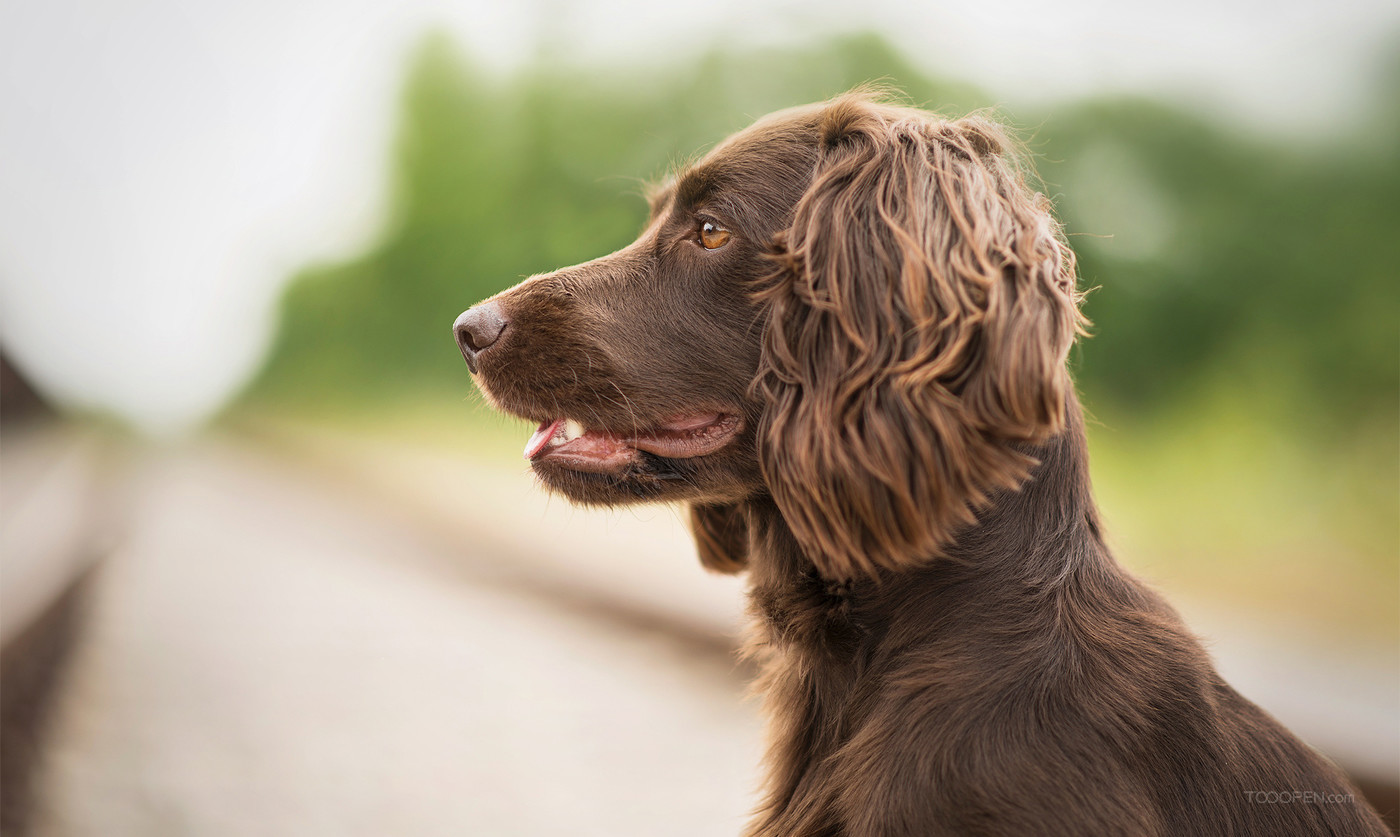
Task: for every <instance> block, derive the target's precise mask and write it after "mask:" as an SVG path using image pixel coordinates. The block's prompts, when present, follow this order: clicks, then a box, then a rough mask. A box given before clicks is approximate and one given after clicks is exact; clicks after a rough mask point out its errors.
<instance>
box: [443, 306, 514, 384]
mask: <svg viewBox="0 0 1400 837" xmlns="http://www.w3.org/2000/svg"><path fill="white" fill-rule="evenodd" d="M506 325H507V321H506V318H505V315H504V314H502V313H501V307H500V306H499V305H497V304H496V303H494V302H484V303H482V304H481V305H476V306H473V307H471V308H468V309H467V310H466V311H463V312H462V314H461V316H459V317H458V318H457V322H455V323H453V324H452V331H453V332H454V333H455V334H456V335H457V345H458V346H459V347H461V349H462V357H464V358H466V361H467V368H468V369H470V370H471V371H472V372H473V373H475V372H476V371H477V368H478V358H479V357H480V355H481V353H482V352H484V351H486V350H487V349H489V348H491V346H492V345H494V344H495V342H496V341H497V340H498V339H500V336H501V332H503V331H505V330H506Z"/></svg>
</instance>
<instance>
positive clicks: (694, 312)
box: [455, 95, 1082, 579]
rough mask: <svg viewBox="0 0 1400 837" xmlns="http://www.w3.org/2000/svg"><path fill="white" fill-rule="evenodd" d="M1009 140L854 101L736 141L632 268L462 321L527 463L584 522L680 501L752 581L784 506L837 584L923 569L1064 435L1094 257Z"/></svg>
mask: <svg viewBox="0 0 1400 837" xmlns="http://www.w3.org/2000/svg"><path fill="white" fill-rule="evenodd" d="M1009 149H1010V142H1009V140H1008V139H1007V137H1006V135H1005V134H1004V133H1003V132H1002V131H1001V129H999V128H998V127H997V126H996V125H994V124H993V123H991V122H989V121H987V120H984V119H981V118H977V117H969V118H965V119H960V120H955V121H950V120H945V119H941V118H939V117H937V116H934V115H931V114H928V113H925V112H922V111H916V110H912V109H906V108H899V107H893V106H890V105H885V104H880V103H877V102H875V101H872V100H871V99H870V98H868V97H864V96H860V95H851V96H846V97H842V98H840V99H837V100H834V101H832V102H830V103H826V104H822V105H816V106H809V107H804V108H797V109H793V110H790V111H783V112H779V113H777V114H773V115H771V116H769V117H766V118H764V119H762V120H760V121H759V122H757V123H755V124H754V125H753V126H751V127H750V128H748V129H746V130H744V131H742V132H740V133H738V134H736V135H734V136H732V137H730V138H729V139H728V140H726V141H725V142H723V143H721V144H720V145H719V146H718V147H716V148H715V149H714V150H713V151H711V152H710V153H709V154H707V155H706V156H705V157H703V158H702V159H701V160H700V161H699V162H697V163H695V164H694V165H692V166H690V167H688V168H687V169H686V170H684V171H682V172H680V173H679V174H678V175H677V176H676V177H675V178H674V179H672V180H671V181H670V182H669V183H668V184H667V185H666V186H665V187H663V188H661V189H658V190H657V192H656V193H655V194H654V195H653V197H652V199H651V217H650V220H649V222H648V225H647V227H646V229H645V231H643V233H642V234H641V236H640V237H639V238H638V239H637V240H636V241H635V242H633V243H632V244H631V245H629V246H627V247H625V248H623V249H622V250H619V251H617V252H616V253H612V254H610V255H607V256H604V257H602V258H599V259H596V260H594V261H591V262H587V263H585V264H581V265H577V266H575V267H569V268H564V269H562V270H559V271H556V272H554V273H550V274H546V275H542V276H536V277H533V278H531V279H528V280H526V281H525V282H523V283H521V284H520V285H517V286H516V287H514V288H512V289H510V290H508V291H505V292H503V293H501V294H498V295H497V296H495V297H493V298H491V299H490V300H487V301H486V302H484V303H482V304H481V305H478V306H476V307H474V308H472V309H470V310H468V311H467V312H465V313H464V314H463V315H462V316H461V317H459V318H458V320H457V323H456V326H455V331H456V334H457V338H458V342H459V344H460V346H461V348H462V351H463V354H464V355H465V356H466V358H467V362H468V364H469V365H470V366H471V367H472V369H473V371H474V372H476V374H477V377H478V381H479V383H480V385H481V388H482V390H483V392H485V393H486V395H487V397H488V399H490V400H491V401H492V403H493V404H495V405H496V406H497V407H498V408H500V409H502V410H504V411H506V412H509V413H513V414H516V415H519V416H522V417H524V418H527V419H530V420H532V421H536V422H539V429H538V430H537V431H536V433H535V434H534V436H533V437H532V438H531V440H530V442H529V443H528V444H527V446H526V456H527V457H528V458H529V459H530V460H531V464H532V467H533V469H534V471H535V472H536V474H537V475H538V476H539V478H540V480H541V481H542V482H543V483H544V484H545V485H546V486H547V487H549V488H550V489H552V490H555V491H558V492H560V493H562V494H564V495H566V496H568V497H570V498H571V499H573V500H576V501H580V502H585V503H599V504H619V503H627V502H634V501H639V500H682V501H689V502H690V503H691V504H692V522H693V528H694V530H695V533H696V536H697V542H698V544H699V546H700V552H701V557H702V560H703V561H704V562H705V563H706V564H707V565H708V566H710V567H712V568H715V569H721V570H728V571H733V570H737V569H740V568H742V567H743V566H744V562H745V550H746V543H747V536H746V533H745V517H744V514H745V513H744V504H745V502H746V501H748V500H751V499H754V498H757V497H761V496H771V498H772V500H773V501H774V503H775V504H776V505H777V507H778V509H779V510H780V512H781V513H782V516H783V519H784V521H785V522H786V523H787V525H788V527H789V528H790V529H791V531H792V533H793V535H794V536H795V538H796V540H797V542H798V543H799V545H800V546H801V548H802V550H803V552H804V553H805V554H806V556H807V557H808V558H809V559H810V560H811V561H812V562H813V563H814V564H815V566H816V567H817V569H818V570H819V571H820V572H821V573H822V574H823V575H825V576H827V577H829V578H834V579H845V578H852V577H857V576H862V575H872V574H875V573H878V572H879V571H881V570H884V569H897V568H900V567H904V566H909V565H912V564H915V563H918V562H922V561H927V560H929V559H930V558H933V557H935V556H937V555H938V554H939V551H940V549H941V548H942V547H944V546H945V545H946V544H947V543H948V542H949V540H950V539H951V538H952V537H953V536H954V534H955V533H956V532H957V530H958V529H959V528H961V527H963V526H965V525H967V524H969V523H971V522H972V521H973V520H974V519H975V514H976V512H977V510H978V509H979V508H981V507H982V506H984V505H985V504H986V503H987V502H988V499H989V497H990V496H991V495H992V493H993V492H995V491H997V490H1000V489H1012V488H1015V487H1017V486H1018V485H1020V483H1021V482H1022V481H1023V480H1024V479H1025V478H1026V476H1027V474H1028V473H1029V471H1030V468H1031V467H1032V466H1033V465H1034V461H1035V460H1034V459H1033V458H1032V456H1031V455H1030V454H1029V453H1028V452H1027V447H1028V445H1031V444H1034V443H1037V442H1040V441H1043V440H1044V439H1046V438H1048V437H1049V436H1051V435H1053V434H1055V433H1057V432H1059V431H1060V430H1061V429H1062V427H1063V424H1064V409H1065V401H1066V396H1067V394H1068V392H1069V390H1070V386H1071V385H1070V382H1069V378H1068V373H1067V372H1066V369H1065V356H1066V354H1067V352H1068V350H1069V347H1070V345H1071V343H1072V342H1073V339H1074V336H1075V334H1076V331H1077V329H1078V328H1079V325H1080V323H1081V322H1082V320H1081V318H1080V316H1079V313H1078V301H1079V295H1078V293H1077V291H1076V289H1075V284H1074V262H1073V256H1072V254H1071V252H1070V251H1069V249H1068V248H1067V247H1066V246H1065V245H1064V244H1063V241H1062V239H1061V238H1060V236H1059V232H1058V226H1057V225H1056V223H1055V222H1054V220H1053V218H1052V216H1051V215H1050V213H1049V211H1048V207H1047V205H1046V201H1045V200H1044V198H1043V197H1041V196H1039V195H1037V194H1035V193H1033V192H1032V191H1031V190H1030V189H1029V188H1027V186H1026V185H1025V183H1024V179H1023V178H1022V176H1021V173H1020V171H1019V169H1018V168H1017V167H1016V166H1015V165H1014V163H1013V162H1012V161H1011V159H1010V154H1009Z"/></svg>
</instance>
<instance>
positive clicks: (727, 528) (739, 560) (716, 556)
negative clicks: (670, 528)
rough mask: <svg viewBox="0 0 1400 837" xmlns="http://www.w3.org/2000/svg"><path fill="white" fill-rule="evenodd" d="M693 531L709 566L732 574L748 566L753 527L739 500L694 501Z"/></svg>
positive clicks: (691, 514)
mask: <svg viewBox="0 0 1400 837" xmlns="http://www.w3.org/2000/svg"><path fill="white" fill-rule="evenodd" d="M690 531H691V533H692V534H693V535H694V536H695V549H696V551H697V552H698V553H699V554H700V564H701V566H703V567H704V568H705V569H707V570H713V571H714V572H718V573H731V574H732V573H737V572H742V571H743V569H744V568H745V567H746V566H748V563H749V527H748V523H747V522H746V521H745V519H744V508H743V506H742V505H740V504H739V503H720V504H703V505H702V504H700V503H694V504H692V505H691V507H690Z"/></svg>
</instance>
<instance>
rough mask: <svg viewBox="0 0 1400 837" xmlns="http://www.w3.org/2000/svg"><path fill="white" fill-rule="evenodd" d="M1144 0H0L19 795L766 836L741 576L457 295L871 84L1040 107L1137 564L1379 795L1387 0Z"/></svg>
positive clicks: (1395, 433)
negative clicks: (472, 343) (514, 387)
mask: <svg viewBox="0 0 1400 837" xmlns="http://www.w3.org/2000/svg"><path fill="white" fill-rule="evenodd" d="M1133 5H1134V4H1110V3H1107V2H1100V0H1065V2H1062V3H1057V4H1053V8H1052V7H1051V6H1049V5H1047V4H1044V3H1034V2H1031V0H997V1H996V2H983V3H977V4H951V3H928V4H906V3H898V2H894V1H893V0H869V2H864V3H860V4H843V5H837V4H836V3H834V2H832V3H823V2H813V1H810V0H809V2H803V3H796V2H790V1H789V0H757V1H754V0H751V2H744V3H740V2H731V0H717V2H713V3H709V4H696V5H691V6H687V7H680V6H677V7H671V6H667V5H665V4H656V3H644V2H639V0H604V1H603V2H598V3H593V4H588V5H586V6H585V5H578V4H563V3H558V2H546V0H538V2H534V3H521V4H518V5H515V6H511V7H509V8H507V7H506V6H504V4H490V3H486V2H484V0H460V2H455V3H449V2H446V1H445V0H402V1H401V2H396V3H393V4H390V3H381V2H371V0H338V2H334V3H332V2H330V0H283V1H282V2H277V3H273V2H271V0H250V2H244V3H239V4H222V5H210V4H197V5H195V6H190V5H189V4H185V3H177V2H174V0H133V2H130V3H123V4H112V3H105V2H101V0H68V2H62V1H60V2H50V3H8V4H3V5H0V351H2V352H3V379H0V408H3V409H0V420H2V423H0V527H3V528H0V559H2V560H3V563H0V629H3V634H2V636H3V659H2V660H0V663H2V664H3V670H2V671H0V715H2V716H3V717H0V757H2V758H0V828H3V830H4V833H5V834H7V835H8V834H21V833H29V834H41V835H99V834H100V835H163V834H169V835H184V834H191V835H242V834H249V833H255V832H256V833H258V834H269V835H280V834H288V835H293V834H295V835H316V834H334V835H354V834H367V835H368V834H383V833H402V834H415V835H417V834H424V835H431V834H452V835H461V834H485V835H506V834H522V835H535V834H561V833H568V834H599V835H617V834H658V833H666V834H675V835H680V834H696V835H702V834H703V835H711V834H714V835H718V834H733V833H736V832H737V831H738V829H739V828H740V826H741V823H742V822H743V821H744V817H745V814H746V812H747V810H748V809H749V807H750V806H751V805H752V804H753V802H754V797H753V794H752V788H753V787H754V785H755V782H756V779H757V776H758V758H759V753H760V727H759V721H758V718H757V707H756V705H755V703H754V702H752V701H745V700H744V688H745V683H746V682H747V680H748V679H749V677H750V676H751V674H752V672H750V671H747V670H745V669H744V668H743V666H741V665H740V664H738V663H736V662H735V658H734V655H733V649H734V647H735V637H736V635H737V633H738V629H739V626H740V622H741V618H740V614H741V612H742V607H743V604H742V582H741V581H739V580H735V579H730V578H719V577H714V576H707V575H705V574H704V573H703V572H702V571H701V570H700V569H699V568H698V566H697V565H696V561H695V558H694V554H693V548H692V546H691V545H690V542H689V538H688V536H687V534H686V532H685V530H684V527H683V526H682V525H681V523H680V522H679V519H678V518H677V516H676V515H675V514H674V512H673V511H672V510H669V509H665V508H660V509H640V510H623V511H614V512H593V511H584V510H580V509H574V508H571V507H569V506H568V505H567V504H565V503H564V502H562V501H559V500H555V501H550V500H549V499H548V498H546V497H545V496H543V494H542V493H541V492H539V491H537V490H535V489H534V487H533V486H532V484H531V479H530V476H529V473H528V469H527V468H526V467H525V464H524V462H523V461H522V460H520V459H519V450H520V448H521V447H522V446H523V445H524V442H525V439H526V438H527V436H528V434H529V432H530V428H528V427H525V426H523V425H521V424H519V423H515V422H512V421H509V420H506V419H503V418H501V417H498V416H496V415H494V414H492V413H490V411H489V410H487V409H486V408H485V407H484V406H483V405H482V404H481V399H480V397H479V396H478V395H477V394H476V393H475V391H474V388H473V386H472V383H471V381H470V376H469V375H468V374H467V371H466V369H465V367H464V364H463V363H462V360H461V357H460V355H459V354H458V352H457V349H456V347H455V345H454V343H453V338H452V336H451V334H450V325H451V323H452V320H453V319H454V318H455V316H456V315H457V314H458V313H459V312H460V311H462V310H463V309H465V308H467V307H468V306H470V305H471V304H472V303H474V302H476V301H478V300H480V299H481V298H483V297H485V296H488V295H490V294H492V293H494V292H496V291H497V290H500V289H502V288H504V287H508V286H510V285H512V284H514V283H515V282H517V281H519V280H520V279H521V278H523V277H524V276H527V275H530V274H532V273H535V272H539V271H545V270H549V269H552V268H555V267H558V266H561V265H565V264H571V263H575V262H578V261H583V260H586V259H589V258H593V257H595V256H597V255H600V254H603V253H606V252H609V251H611V250H613V249H616V248H617V247H620V246H622V245H624V244H625V243H627V242H628V241H630V240H631V239H632V238H633V237H634V236H635V234H636V232H637V231H638V229H639V228H640V227H641V225H642V223H643V221H644V217H645V202H644V201H643V200H642V198H641V192H642V190H643V187H644V184H645V183H646V182H648V181H649V180H652V179H655V178H658V177H660V176H664V175H665V174H666V172H667V171H669V170H670V169H671V168H673V167H674V166H676V165H679V164H682V163H684V162H685V161H686V160H687V159H690V158H692V157H693V156H694V155H696V154H698V153H700V152H702V151H703V150H704V149H706V148H707V147H708V146H709V145H711V144H712V143H714V142H715V141H717V140H719V139H721V138H722V137H724V136H726V135H727V134H729V133H730V132H732V131H734V130H737V129H739V128H741V127H743V126H745V125H746V124H748V123H749V122H750V121H752V119H754V118H756V117H757V116H760V115H762V114H764V113H767V112H768V111H770V110H773V109H776V108H781V107H786V106H790V105H794V104H800V103H805V102H809V101H814V100H819V99H823V98H826V97H829V96H832V95H834V94H837V93H839V92H842V91H844V90H846V89H848V88H850V87H852V86H855V85H857V84H860V83H862V82H868V81H881V82H884V83H886V84H889V85H892V86H894V87H897V88H898V89H900V90H902V91H904V93H905V94H906V95H907V96H908V98H909V99H910V100H911V101H912V102H914V103H916V104H919V105H922V106H926V107H929V108H932V109H935V110H939V111H941V112H944V113H947V114H951V115H957V114H961V113H965V112H967V111H969V110H972V109H980V108H991V109H993V112H994V113H995V114H996V115H997V116H998V117H999V118H1001V119H1003V120H1005V121H1007V122H1009V123H1010V124H1011V125H1013V126H1014V127H1015V128H1016V130H1017V131H1018V133H1020V134H1021V136H1023V137H1024V138H1025V139H1026V141H1027V143H1028V145H1029V148H1030V150H1031V151H1032V153H1033V154H1034V156H1035V164H1036V167H1037V168H1038V170H1039V173H1040V175H1041V178H1042V179H1043V181H1044V188H1045V190H1046V191H1047V192H1048V193H1049V194H1051V195H1052V196H1053V197H1054V198H1055V201H1056V205H1057V207H1058V211H1059V214H1060V215H1061V217H1062V218H1063V220H1064V221H1065V223H1066V226H1067V231H1068V233H1069V236H1070V242H1071V243H1072V245H1073V246H1074V248H1075V249H1076V251H1077V252H1078V255H1079V259H1080V267H1081V273H1082V277H1083V283H1084V284H1085V285H1086V286H1087V287H1092V288H1095V289H1096V290H1094V291H1093V293H1092V294H1091V295H1090V296H1089V299H1088V303H1087V313H1088V316H1089V317H1090V318H1091V319H1092V320H1093V321H1094V323H1095V325H1094V327H1093V336H1092V338H1091V339H1089V340H1086V341H1083V342H1082V343H1081V344H1080V345H1079V346H1078V347H1077V349H1076V350H1075V353H1074V355H1073V358H1072V362H1073V366H1074V371H1075V374H1076V378H1077V380H1078V383H1079V387H1080V390H1081V394H1082V397H1083V400H1084V403H1085V405H1086V407H1087V409H1088V410H1089V412H1090V422H1091V424H1090V446H1091V455H1092V458H1093V469H1094V478H1095V483H1096V487H1097V491H1098V495H1099V500H1100V503H1101V505H1102V507H1103V510H1104V513H1105V516H1106V519H1107V524H1108V528H1109V532H1110V536H1111V539H1112V542H1113V543H1114V545H1115V549H1116V552H1117V555H1118V558H1119V559H1120V560H1121V561H1122V562H1123V563H1125V564H1127V565H1128V566H1129V567H1131V568H1132V569H1133V570H1134V571H1136V572H1138V573H1139V574H1141V575H1143V576H1145V577H1146V578H1148V579H1150V580H1151V581H1152V582H1153V583H1155V584H1156V585H1157V586H1158V587H1160V588H1161V589H1163V590H1164V591H1165V592H1166V593H1167V594H1168V596H1169V597H1170V598H1171V599H1172V600H1173V602H1174V603H1176V604H1177V605H1178V606H1179V608H1180V609H1181V610H1182V611H1183V613H1184V615H1185V616H1186V618H1187V620H1188V621H1189V622H1190V624H1191V625H1192V626H1193V627H1194V628H1195V629H1196V630H1197V631H1198V632H1199V633H1200V634H1201V635H1202V636H1203V638H1205V640H1206V641H1207V643H1208V644H1209V646H1210V648H1211V650H1212V653H1213V654H1214V655H1215V657H1216V659H1217V661H1218V663H1219V665H1220V668H1221V669H1222V671H1223V673H1224V674H1225V676H1226V677H1227V679H1230V680H1231V681H1232V682H1233V683H1234V684H1235V685H1236V686H1237V687H1238V688H1239V689H1240V690H1241V691H1242V692H1244V694H1245V695H1246V696H1248V697H1250V698H1252V699H1253V700H1255V701H1257V702H1259V703H1260V704H1262V705H1263V706H1265V707H1266V708H1267V709H1268V710H1270V711H1271V712H1273V713H1274V714H1276V715H1277V716H1278V717H1279V718H1280V719H1282V720H1283V721H1284V722H1285V723H1287V724H1289V725H1290V726H1291V727H1292V728H1294V730H1295V731H1297V732H1298V733H1299V734H1300V735H1302V736H1303V737H1304V738H1305V739H1306V740H1307V741H1308V742H1309V743H1311V744H1312V745H1314V746H1316V747H1318V748H1319V749H1321V750H1322V751H1323V752H1325V753H1326V754H1328V755H1329V756H1331V757H1332V758H1334V759H1335V760H1337V761H1338V762H1339V763H1340V764H1342V765H1343V766H1344V767H1345V768H1346V769H1347V770H1348V771H1350V772H1351V773H1352V775H1353V776H1354V777H1355V778H1356V779H1357V780H1358V782H1360V783H1361V784H1362V786H1363V788H1364V789H1365V791H1366V792H1367V793H1368V795H1369V796H1371V798H1372V799H1373V801H1374V802H1375V803H1376V804H1377V805H1378V806H1379V807H1381V808H1382V809H1383V810H1385V811H1386V812H1388V813H1389V814H1390V815H1391V816H1392V818H1393V815H1394V812H1395V809H1396V807H1397V801H1398V800H1397V795H1396V785H1397V770H1398V769H1400V717H1397V706H1400V654H1397V651H1400V415H1398V412H1400V339H1398V338H1400V275H1398V274H1400V268H1398V267H1397V265H1400V246H1397V242H1400V238H1397V230H1400V201H1397V199H1396V195H1397V194H1400V144H1397V142H1396V140H1395V137H1396V136H1397V135H1398V134H1400V7H1397V6H1396V5H1395V4H1393V3H1389V2H1385V0H1342V2H1338V3H1326V4H1324V3H1322V2H1320V0H1318V1H1317V2H1299V3H1291V4H1286V5H1285V6H1279V5H1278V4H1275V3H1264V2H1259V0H1229V2H1224V3H1220V2H1206V0H1184V2H1182V3H1178V4H1175V5H1174V6H1173V7H1172V9H1171V10H1170V11H1164V10H1161V9H1154V10H1153V11H1145V10H1138V9H1135V8H1133ZM1392 822H1393V819H1392ZM658 823H666V826H665V827H664V828H662V827H659V826H658Z"/></svg>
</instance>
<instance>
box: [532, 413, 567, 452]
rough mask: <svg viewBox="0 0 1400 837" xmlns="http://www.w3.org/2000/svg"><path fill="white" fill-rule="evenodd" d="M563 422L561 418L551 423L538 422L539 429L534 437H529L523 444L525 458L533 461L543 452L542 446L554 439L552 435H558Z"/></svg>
mask: <svg viewBox="0 0 1400 837" xmlns="http://www.w3.org/2000/svg"><path fill="white" fill-rule="evenodd" d="M564 422H565V419H561V418H558V419H555V420H554V421H552V422H550V421H542V422H540V426H539V429H537V430H536V431H535V435H533V436H531V437H530V441H528V442H526V443H525V458H526V459H534V458H535V457H536V456H537V455H538V454H539V452H540V451H542V450H544V446H545V445H547V444H549V440H550V439H553V438H554V434H555V433H558V432H559V431H560V430H561V429H562V428H563V427H564Z"/></svg>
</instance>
